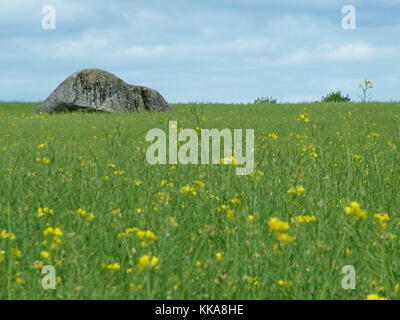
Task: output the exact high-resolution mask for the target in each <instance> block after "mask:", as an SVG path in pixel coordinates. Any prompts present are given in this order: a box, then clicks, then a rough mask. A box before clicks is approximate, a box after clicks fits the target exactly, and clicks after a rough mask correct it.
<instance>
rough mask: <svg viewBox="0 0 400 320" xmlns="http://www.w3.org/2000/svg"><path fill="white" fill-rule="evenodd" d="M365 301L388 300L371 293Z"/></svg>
mask: <svg viewBox="0 0 400 320" xmlns="http://www.w3.org/2000/svg"><path fill="white" fill-rule="evenodd" d="M367 300H388V299H387V298H384V297H381V296H379V295H377V294H376V293H371V294H369V295H368V296H367Z"/></svg>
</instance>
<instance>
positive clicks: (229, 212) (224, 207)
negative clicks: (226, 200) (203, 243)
mask: <svg viewBox="0 0 400 320" xmlns="http://www.w3.org/2000/svg"><path fill="white" fill-rule="evenodd" d="M216 210H217V212H222V211H225V212H226V216H227V218H228V219H232V218H233V216H234V214H235V210H233V209H231V208H229V206H227V205H226V204H222V205H220V206H219V207H218V208H217V209H216Z"/></svg>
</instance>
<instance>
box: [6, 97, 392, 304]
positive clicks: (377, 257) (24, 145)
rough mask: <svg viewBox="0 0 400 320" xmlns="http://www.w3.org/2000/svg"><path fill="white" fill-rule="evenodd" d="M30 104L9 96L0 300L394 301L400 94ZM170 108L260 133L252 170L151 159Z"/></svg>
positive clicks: (192, 121)
mask: <svg viewBox="0 0 400 320" xmlns="http://www.w3.org/2000/svg"><path fill="white" fill-rule="evenodd" d="M35 107H36V104H28V103H1V104H0V181H1V183H0V298H1V299H366V298H367V296H368V295H371V294H376V295H377V296H370V298H373V297H375V298H378V297H383V298H387V299H397V298H400V259H399V252H400V243H399V235H400V192H399V187H400V180H399V179H400V152H399V151H400V104H399V103H368V104H366V106H363V105H362V104H353V103H344V104H334V103H332V104H320V103H312V104H296V105H206V104H198V105H194V104H193V105H173V106H172V108H173V109H174V112H170V113H142V114H128V115H126V114H124V115H122V114H103V113H88V114H85V113H75V114H60V115H35V114H33V113H32V111H33V110H34V109H35ZM169 120H177V121H178V127H179V128H196V127H198V128H218V129H223V128H230V129H235V128H243V129H246V128H249V129H254V130H255V147H256V148H255V159H256V168H255V170H254V172H253V174H251V175H249V176H237V175H235V170H234V168H233V167H232V166H231V165H197V166H195V165H187V166H185V165H153V166H152V165H149V164H147V162H146V157H145V155H146V150H147V147H148V146H149V142H146V140H145V135H146V133H147V131H148V130H150V129H153V128H162V129H165V130H166V131H167V128H168V121H169ZM185 187H187V188H185ZM182 188H183V189H182ZM351 202H357V203H358V204H359V205H360V207H358V206H357V204H355V203H352V205H351ZM345 207H348V208H347V209H346V210H345ZM364 210H365V211H364ZM385 214H386V215H385ZM272 218H278V219H279V220H278V219H272ZM271 219H272V220H271ZM44 265H53V266H54V267H55V268H56V276H57V288H56V289H55V290H51V289H50V290H44V289H43V288H42V286H41V282H42V278H43V277H44V276H45V274H42V272H41V271H42V267H43V266H44ZM346 265H352V266H354V268H355V270H356V284H357V287H356V289H355V290H345V289H343V288H342V279H343V277H344V276H345V274H343V273H342V268H343V267H344V266H346Z"/></svg>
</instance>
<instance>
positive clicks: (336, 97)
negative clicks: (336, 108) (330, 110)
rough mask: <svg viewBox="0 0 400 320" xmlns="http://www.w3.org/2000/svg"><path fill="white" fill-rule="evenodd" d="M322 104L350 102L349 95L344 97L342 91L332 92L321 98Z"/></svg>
mask: <svg viewBox="0 0 400 320" xmlns="http://www.w3.org/2000/svg"><path fill="white" fill-rule="evenodd" d="M321 101H322V102H350V97H349V95H347V96H343V95H342V93H341V92H340V91H337V92H331V93H329V94H327V95H326V96H325V97H322V98H321Z"/></svg>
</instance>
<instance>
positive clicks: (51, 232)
mask: <svg viewBox="0 0 400 320" xmlns="http://www.w3.org/2000/svg"><path fill="white" fill-rule="evenodd" d="M43 235H44V236H45V237H49V236H53V241H52V243H51V244H50V247H51V248H52V249H55V248H57V247H58V245H59V244H60V243H61V242H62V240H61V237H62V236H63V232H62V230H61V229H60V228H59V227H54V228H53V227H47V228H46V229H45V230H44V231H43ZM43 245H44V246H45V247H47V246H48V245H49V241H48V240H44V241H43Z"/></svg>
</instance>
